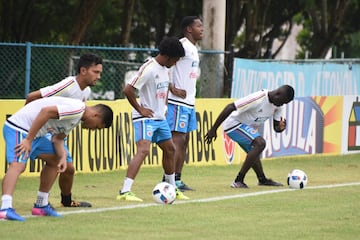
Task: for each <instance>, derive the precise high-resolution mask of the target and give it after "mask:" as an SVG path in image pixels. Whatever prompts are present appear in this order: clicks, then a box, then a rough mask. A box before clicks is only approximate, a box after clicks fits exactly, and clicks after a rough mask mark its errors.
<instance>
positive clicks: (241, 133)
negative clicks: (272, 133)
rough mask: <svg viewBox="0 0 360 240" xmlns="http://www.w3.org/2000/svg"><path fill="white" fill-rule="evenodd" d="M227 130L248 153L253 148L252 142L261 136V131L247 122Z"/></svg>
mask: <svg viewBox="0 0 360 240" xmlns="http://www.w3.org/2000/svg"><path fill="white" fill-rule="evenodd" d="M225 132H226V134H227V135H228V136H229V137H230V138H231V139H232V140H234V141H235V142H237V143H238V144H239V145H240V147H241V148H242V149H243V150H244V151H245V152H247V153H248V152H249V151H250V150H251V149H252V148H253V146H252V145H251V144H252V142H253V141H254V139H255V138H257V137H258V136H260V134H259V132H258V131H257V130H256V129H254V128H252V127H250V126H248V125H246V124H240V125H238V126H237V127H235V128H232V129H231V130H227V131H225Z"/></svg>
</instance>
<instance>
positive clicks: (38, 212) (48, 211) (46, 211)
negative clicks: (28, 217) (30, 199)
mask: <svg viewBox="0 0 360 240" xmlns="http://www.w3.org/2000/svg"><path fill="white" fill-rule="evenodd" d="M31 214H32V215H35V216H51V217H61V215H60V214H59V213H57V212H56V211H55V209H54V208H53V207H52V206H51V205H50V203H49V204H48V205H46V206H43V207H40V206H38V205H36V204H34V207H33V209H32V211H31Z"/></svg>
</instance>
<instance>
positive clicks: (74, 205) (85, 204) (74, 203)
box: [61, 200, 92, 208]
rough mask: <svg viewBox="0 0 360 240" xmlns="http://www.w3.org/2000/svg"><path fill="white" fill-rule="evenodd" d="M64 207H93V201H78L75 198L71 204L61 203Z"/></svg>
mask: <svg viewBox="0 0 360 240" xmlns="http://www.w3.org/2000/svg"><path fill="white" fill-rule="evenodd" d="M61 206H62V207H84V208H86V207H92V205H91V203H89V202H78V201H75V200H71V203H70V204H69V205H64V203H61Z"/></svg>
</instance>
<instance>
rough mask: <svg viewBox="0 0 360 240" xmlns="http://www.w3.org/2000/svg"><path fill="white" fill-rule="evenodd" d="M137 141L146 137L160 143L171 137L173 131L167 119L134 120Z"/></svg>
mask: <svg viewBox="0 0 360 240" xmlns="http://www.w3.org/2000/svg"><path fill="white" fill-rule="evenodd" d="M133 126H134V133H135V142H138V141H140V140H143V139H146V140H149V141H151V142H152V143H160V142H164V141H167V140H169V139H170V138H171V131H170V128H169V125H168V123H167V121H166V120H153V119H146V120H139V121H135V122H133Z"/></svg>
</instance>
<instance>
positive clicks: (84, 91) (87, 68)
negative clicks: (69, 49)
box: [26, 53, 103, 207]
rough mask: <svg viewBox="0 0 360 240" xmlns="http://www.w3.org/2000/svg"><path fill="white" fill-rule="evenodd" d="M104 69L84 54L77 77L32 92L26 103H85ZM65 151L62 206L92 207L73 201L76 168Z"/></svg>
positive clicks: (61, 181) (98, 58)
mask: <svg viewBox="0 0 360 240" xmlns="http://www.w3.org/2000/svg"><path fill="white" fill-rule="evenodd" d="M102 69H103V66H102V58H101V57H99V56H97V55H96V54H93V53H86V54H83V55H81V56H80V59H79V62H78V64H77V69H76V72H77V75H76V76H69V77H67V78H65V79H63V80H62V81H60V82H58V83H56V84H54V85H51V86H47V87H44V88H41V89H39V90H37V91H34V92H31V93H30V94H29V95H28V96H27V98H26V103H29V102H31V101H33V100H35V99H39V98H44V97H51V96H61V97H69V98H74V99H79V100H82V101H83V102H85V101H86V100H88V99H89V97H90V94H91V90H90V86H95V85H96V82H97V81H98V80H99V79H100V77H101V73H102ZM65 143H66V141H65ZM65 149H66V151H67V152H68V157H67V159H66V162H67V168H66V171H65V172H63V173H61V174H60V175H59V187H60V190H61V193H60V194H61V205H62V206H64V207H91V204H90V203H88V202H79V201H75V200H72V197H71V196H72V192H71V189H72V186H73V181H74V175H75V167H74V165H73V159H72V157H71V155H70V153H69V150H68V147H67V145H66V144H65Z"/></svg>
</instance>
